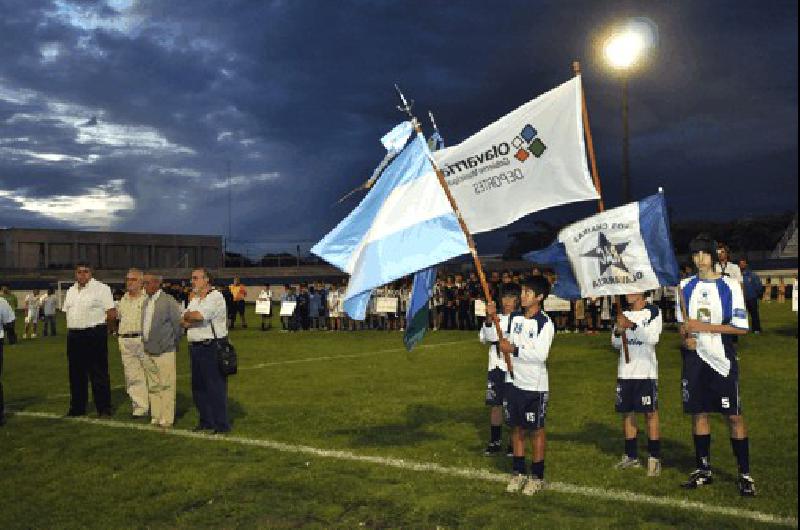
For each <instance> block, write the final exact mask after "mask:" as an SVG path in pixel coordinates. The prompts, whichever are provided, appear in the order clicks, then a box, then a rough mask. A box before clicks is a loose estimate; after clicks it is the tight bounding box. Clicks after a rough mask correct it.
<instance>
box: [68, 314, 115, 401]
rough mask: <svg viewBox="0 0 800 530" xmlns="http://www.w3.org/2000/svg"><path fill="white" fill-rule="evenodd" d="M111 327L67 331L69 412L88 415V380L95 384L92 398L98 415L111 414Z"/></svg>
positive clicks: (100, 326)
mask: <svg viewBox="0 0 800 530" xmlns="http://www.w3.org/2000/svg"><path fill="white" fill-rule="evenodd" d="M107 335H108V327H107V326H106V325H105V324H101V325H99V326H95V327H93V328H87V329H81V330H75V329H70V330H68V331H67V361H68V364H69V393H70V404H69V413H70V414H72V415H83V414H86V404H87V402H88V400H89V391H88V389H87V383H88V382H91V384H92V397H93V398H94V405H95V407H96V408H97V413H98V414H111V382H110V380H109V376H108V337H107Z"/></svg>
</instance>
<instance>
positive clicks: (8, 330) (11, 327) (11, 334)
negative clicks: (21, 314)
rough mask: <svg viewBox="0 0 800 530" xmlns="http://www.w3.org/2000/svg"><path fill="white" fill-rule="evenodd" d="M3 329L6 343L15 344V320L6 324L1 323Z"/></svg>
mask: <svg viewBox="0 0 800 530" xmlns="http://www.w3.org/2000/svg"><path fill="white" fill-rule="evenodd" d="M3 331H4V332H5V335H6V342H8V344H16V343H17V321H16V320H15V321H14V322H9V323H8V324H4V325H3Z"/></svg>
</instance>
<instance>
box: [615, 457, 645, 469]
mask: <svg viewBox="0 0 800 530" xmlns="http://www.w3.org/2000/svg"><path fill="white" fill-rule="evenodd" d="M614 467H615V468H616V469H639V468H640V467H642V463H641V462H639V459H638V458H630V457H629V456H628V455H622V459H621V460H620V461H619V462H617V463H616V464H614Z"/></svg>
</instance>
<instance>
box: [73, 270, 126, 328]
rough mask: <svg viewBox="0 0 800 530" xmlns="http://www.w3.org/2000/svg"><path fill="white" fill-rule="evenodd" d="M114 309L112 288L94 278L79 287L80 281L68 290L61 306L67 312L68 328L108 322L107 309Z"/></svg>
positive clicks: (87, 326) (86, 326) (89, 326)
mask: <svg viewBox="0 0 800 530" xmlns="http://www.w3.org/2000/svg"><path fill="white" fill-rule="evenodd" d="M109 309H114V297H113V296H112V295H111V288H110V287H109V286H108V285H106V284H104V283H102V282H99V281H97V280H95V279H94V278H92V279H90V280H89V281H88V282H86V285H85V286H84V287H79V286H78V282H75V284H73V285H72V287H70V288H69V289H68V290H67V296H66V297H64V305H63V307H62V308H61V310H62V311H64V312H65V313H66V314H67V328H68V329H87V328H91V327H94V326H99V325H100V324H105V323H106V311H108V310H109Z"/></svg>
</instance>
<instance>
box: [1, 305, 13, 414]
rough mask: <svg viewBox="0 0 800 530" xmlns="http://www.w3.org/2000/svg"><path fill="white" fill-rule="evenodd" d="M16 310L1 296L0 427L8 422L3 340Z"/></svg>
mask: <svg viewBox="0 0 800 530" xmlns="http://www.w3.org/2000/svg"><path fill="white" fill-rule="evenodd" d="M14 320H15V317H14V310H13V309H11V304H9V303H8V300H6V298H5V297H0V324H1V326H0V427H2V426H3V425H5V424H6V415H5V402H4V401H3V379H2V377H3V342H4V340H5V333H4V330H5V326H6V324H8V323H12V324H13V322H14Z"/></svg>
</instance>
